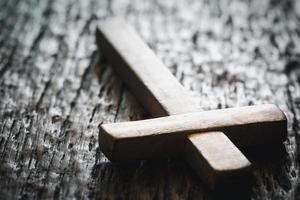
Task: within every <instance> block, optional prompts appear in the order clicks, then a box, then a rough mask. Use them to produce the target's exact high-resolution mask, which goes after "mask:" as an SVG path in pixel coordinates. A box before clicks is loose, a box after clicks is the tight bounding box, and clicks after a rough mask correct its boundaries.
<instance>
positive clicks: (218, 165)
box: [96, 18, 286, 188]
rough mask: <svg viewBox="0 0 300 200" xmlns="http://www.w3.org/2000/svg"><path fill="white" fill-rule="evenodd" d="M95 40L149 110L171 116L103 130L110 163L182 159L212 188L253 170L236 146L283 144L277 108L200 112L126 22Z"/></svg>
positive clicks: (101, 29) (107, 26) (106, 28)
mask: <svg viewBox="0 0 300 200" xmlns="http://www.w3.org/2000/svg"><path fill="white" fill-rule="evenodd" d="M96 36H97V43H98V46H99V48H100V51H101V52H102V53H103V54H104V55H105V57H106V58H107V59H108V60H109V62H110V63H111V65H112V67H113V68H114V70H115V71H116V72H117V73H118V74H119V76H120V77H121V78H122V80H123V81H124V82H125V83H126V85H127V86H128V87H129V88H130V89H131V91H132V92H133V93H134V94H135V96H136V98H137V99H138V100H139V101H140V103H141V104H142V105H143V106H144V107H145V108H146V109H147V111H148V112H149V113H150V114H152V116H154V117H162V116H168V115H171V116H169V117H163V118H157V119H151V120H143V121H137V122H125V123H116V124H107V125H102V126H101V133H100V134H99V142H100V148H101V150H102V151H103V152H104V153H105V155H106V156H108V158H109V159H111V160H127V159H146V158H149V157H157V156H158V157H159V156H177V155H181V156H184V157H185V158H186V159H187V161H188V162H189V163H190V164H191V166H192V167H193V168H194V169H195V170H196V172H197V173H198V174H199V175H200V176H201V177H202V180H203V181H204V182H206V183H207V185H208V186H209V187H210V188H214V187H215V186H216V185H217V184H218V182H224V180H226V179H227V178H234V177H235V176H237V177H239V176H240V175H241V174H244V173H246V172H247V171H249V169H250V166H251V164H250V162H249V161H248V160H247V158H246V157H245V156H244V155H243V154H242V153H241V152H240V150H239V149H238V148H237V147H236V146H235V145H234V144H233V143H232V141H234V142H235V143H236V144H238V145H251V144H261V143H266V142H274V141H276V142H278V141H283V140H284V139H285V137H286V119H285V116H284V114H283V113H282V112H281V111H280V110H279V109H278V108H277V107H276V106H273V105H271V106H270V105H268V106H261V107H246V108H234V109H225V110H219V111H208V112H197V111H199V110H200V109H199V108H198V106H197V105H196V103H195V101H194V99H193V98H192V97H191V96H190V95H189V93H188V92H187V91H186V90H185V89H184V88H183V86H182V85H180V83H179V82H178V81H177V80H176V78H175V77H174V76H173V75H172V74H171V73H170V71H169V70H168V69H167V68H166V67H165V66H164V65H163V63H162V62H161V61H160V60H159V59H158V58H157V57H156V56H155V55H154V53H153V52H152V51H151V50H150V49H149V47H148V46H147V45H146V44H145V43H144V42H143V41H142V40H141V39H140V37H139V36H138V35H137V34H136V32H135V31H134V30H133V29H132V28H131V27H130V26H129V25H127V24H126V23H125V22H124V21H123V20H122V19H119V18H112V19H109V20H106V21H104V22H102V23H101V24H100V25H99V26H98V28H97V33H96ZM193 112H196V113H193ZM178 114H179V115H178ZM173 115H174V116H173ZM223 132H226V133H228V136H230V139H231V140H232V141H231V140H230V139H228V138H227V136H226V135H225V134H224V133H223ZM273 132H274V135H273V134H272V133H273ZM190 133H193V134H191V135H188V134H190Z"/></svg>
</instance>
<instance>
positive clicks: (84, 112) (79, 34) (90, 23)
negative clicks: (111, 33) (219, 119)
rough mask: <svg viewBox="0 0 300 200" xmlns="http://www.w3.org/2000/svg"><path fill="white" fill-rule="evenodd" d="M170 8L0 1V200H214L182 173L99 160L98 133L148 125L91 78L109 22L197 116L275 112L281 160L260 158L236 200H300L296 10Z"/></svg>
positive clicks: (169, 164) (124, 95) (236, 5)
mask: <svg viewBox="0 0 300 200" xmlns="http://www.w3.org/2000/svg"><path fill="white" fill-rule="evenodd" d="M172 2H173V1H168V0H166V1H147V2H145V1H129V0H122V1H119V0H112V1H94V0H92V1H76V3H75V2H74V1H71V0H66V1H57V0H51V1H35V0H28V1H17V0H2V1H0V13H1V15H0V22H1V26H0V29H1V32H0V44H1V45H0V68H1V70H0V72H1V74H0V76H1V78H0V96H1V98H0V154H1V156H0V157H1V164H0V176H1V177H0V187H1V190H0V197H1V199H53V198H55V199H80V198H82V199H118V198H119V199H126V198H127V199H141V198H144V199H147V198H148V199H197V200H198V199H212V195H213V194H212V193H210V192H209V191H207V190H206V189H205V188H204V187H202V183H201V181H199V179H197V178H196V176H195V174H194V173H193V170H191V169H190V168H189V167H188V166H187V165H186V164H185V162H182V161H180V160H176V159H175V160H174V159H173V160H162V161H156V162H153V161H142V162H134V163H127V164H118V165H111V163H110V162H109V161H108V160H107V158H105V156H104V155H103V154H102V153H101V152H100V151H99V149H98V138H97V136H98V128H97V126H98V124H99V122H101V121H103V122H104V123H109V122H114V121H118V122H119V121H128V120H130V119H141V118H144V115H145V114H144V112H143V111H142V109H141V106H139V105H138V104H137V103H136V102H135V100H134V98H133V97H131V95H130V94H129V93H128V92H127V91H126V89H123V87H122V84H121V83H120V82H119V80H118V77H116V76H114V75H113V74H112V73H111V71H110V67H106V64H103V63H100V64H97V65H96V67H93V66H90V67H89V64H92V65H93V63H92V62H91V60H93V61H95V62H97V59H98V58H97V57H92V56H91V55H92V54H93V51H94V50H96V46H95V32H94V31H95V27H96V25H97V23H98V21H99V20H100V19H102V18H103V17H109V16H111V15H122V16H124V17H125V18H126V19H127V20H129V22H130V24H132V25H133V26H134V28H135V29H136V30H138V33H139V34H140V35H141V36H142V38H143V39H144V40H145V41H147V43H148V44H149V45H150V47H151V49H153V50H154V51H155V54H156V55H158V56H159V57H160V58H161V59H162V60H163V63H164V64H165V65H166V66H167V67H168V68H169V69H170V70H171V71H172V73H173V74H174V75H175V76H176V78H177V79H178V80H180V82H181V83H182V84H183V85H184V87H185V88H187V89H190V90H192V91H193V93H192V94H193V96H198V98H197V100H198V101H199V102H198V103H199V105H201V106H203V109H204V110H211V109H219V108H228V107H236V106H247V105H253V104H261V103H275V104H276V105H278V106H279V107H280V108H282V109H283V111H284V112H285V114H286V115H287V118H288V140H287V142H285V145H284V147H285V148H286V153H285V154H284V155H283V156H278V155H279V154H278V152H277V151H275V150H272V151H271V153H270V154H267V156H262V155H261V154H262V153H264V154H265V151H266V150H264V151H260V152H259V153H258V155H260V156H262V158H261V159H260V160H259V162H257V159H255V161H256V162H254V163H255V165H254V174H255V178H254V181H253V182H254V184H253V185H252V187H251V188H250V191H251V192H250V193H248V194H246V193H245V194H244V196H243V197H242V198H240V199H254V200H255V199H297V198H298V197H299V194H300V187H299V183H300V176H299V159H298V158H299V139H300V138H299V131H300V129H299V122H300V115H299V114H300V106H299V99H300V84H299V75H300V73H299V66H300V65H299V59H298V58H299V48H298V46H297V44H298V43H299V42H298V41H299V37H300V35H299V31H298V27H299V19H300V17H299V16H300V13H299V9H298V8H299V2H298V1H295V0H288V1H239V0H232V1H227V0H224V1H215V0H210V1H201V0H199V1H185V0H178V1H176V4H173V3H172ZM212 24H213V25H212ZM157 30H159V31H157ZM100 53H101V52H100ZM95 55H98V53H96V54H95ZM100 58H101V57H100ZM87 67H89V68H88V69H86V68H87ZM83 74H85V75H84V76H83ZM98 77H99V78H98ZM42 94H44V95H42ZM76 94H78V95H76ZM40 97H43V98H40ZM37 102H40V103H39V107H37V106H36V103H37ZM71 105H73V107H72V109H71ZM36 108H38V109H36ZM35 109H36V110H35ZM71 110H72V111H71ZM69 114H70V116H69V117H68V118H67V116H68V115H69ZM62 130H64V131H62ZM60 133H62V134H60ZM274 156H275V158H274ZM255 158H257V156H255ZM252 159H253V158H251V160H252ZM233 198H237V192H235V193H232V194H228V198H227V199H233Z"/></svg>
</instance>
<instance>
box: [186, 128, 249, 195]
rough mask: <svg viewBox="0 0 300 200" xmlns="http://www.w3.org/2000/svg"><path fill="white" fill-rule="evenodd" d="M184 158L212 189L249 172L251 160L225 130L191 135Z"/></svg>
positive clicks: (235, 180)
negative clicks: (224, 132) (236, 145)
mask: <svg viewBox="0 0 300 200" xmlns="http://www.w3.org/2000/svg"><path fill="white" fill-rule="evenodd" d="M184 157H185V159H186V160H187V162H188V163H189V164H190V165H191V167H192V168H193V169H194V170H195V172H196V173H197V174H198V175H199V176H200V177H201V179H202V180H203V181H204V182H205V183H206V184H207V186H208V187H209V188H210V189H214V188H216V187H218V186H219V185H224V184H225V183H232V182H238V181H239V180H242V179H244V178H247V177H248V175H249V174H250V169H251V163H250V162H249V160H248V159H247V158H246V157H245V156H244V155H243V154H242V152H241V151H240V150H239V149H237V148H235V146H234V145H233V144H232V142H231V141H230V140H229V139H228V138H227V137H226V136H225V135H224V134H223V133H222V132H217V131H216V132H204V133H196V134H191V135H188V136H187V144H186V149H185V155H184Z"/></svg>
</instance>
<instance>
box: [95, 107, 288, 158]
mask: <svg viewBox="0 0 300 200" xmlns="http://www.w3.org/2000/svg"><path fill="white" fill-rule="evenodd" d="M207 131H222V132H224V133H225V134H226V135H227V136H228V137H229V138H230V140H231V141H233V142H234V144H236V145H237V146H238V147H246V146H254V145H260V144H268V143H276V142H282V141H284V140H285V139H286V135H287V121H286V117H285V115H284V113H283V112H282V111H281V110H280V109H279V108H278V107H277V106H275V105H272V104H266V105H257V106H246V107H240V108H228V109H220V110H212V111H202V112H194V113H187V114H180V115H172V116H167V117H160V118H154V119H147V120H142V121H132V122H121V123H112V124H104V125H102V126H101V128H100V138H99V140H100V143H101V146H102V149H103V151H104V152H105V155H107V156H108V157H109V158H110V159H112V160H128V159H145V158H151V157H166V156H177V155H181V154H182V153H183V152H184V151H183V149H184V148H185V142H184V141H185V139H184V138H185V137H186V135H188V134H191V133H197V132H198V133H200V134H201V132H207ZM216 141H217V139H216V140H214V142H216Z"/></svg>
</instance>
